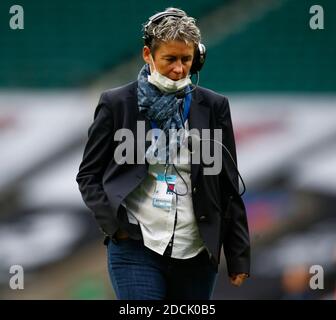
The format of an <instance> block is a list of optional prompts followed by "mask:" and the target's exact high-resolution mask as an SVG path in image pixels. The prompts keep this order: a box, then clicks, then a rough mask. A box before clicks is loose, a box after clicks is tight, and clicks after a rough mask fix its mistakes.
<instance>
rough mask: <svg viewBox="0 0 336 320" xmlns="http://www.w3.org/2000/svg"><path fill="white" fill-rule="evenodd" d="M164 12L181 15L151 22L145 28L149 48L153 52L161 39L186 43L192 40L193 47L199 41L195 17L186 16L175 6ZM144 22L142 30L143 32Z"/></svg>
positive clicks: (199, 33)
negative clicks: (149, 39) (148, 38)
mask: <svg viewBox="0 0 336 320" xmlns="http://www.w3.org/2000/svg"><path fill="white" fill-rule="evenodd" d="M165 12H171V13H177V14H180V15H182V17H174V16H168V17H165V18H163V19H162V20H160V21H159V23H158V24H156V23H151V24H150V25H149V26H148V28H147V35H148V36H150V38H151V41H150V44H148V43H146V42H145V45H149V47H150V49H151V50H152V51H153V52H154V51H155V50H156V49H157V47H158V45H159V43H160V42H161V41H163V42H167V41H170V40H180V41H184V42H186V43H189V42H192V43H193V44H194V47H195V48H196V47H197V45H198V44H199V43H200V42H201V32H200V30H199V28H198V27H197V26H196V19H194V18H192V17H189V16H187V14H186V13H185V11H183V10H181V9H177V8H167V9H166V10H165ZM145 25H146V24H144V32H145Z"/></svg>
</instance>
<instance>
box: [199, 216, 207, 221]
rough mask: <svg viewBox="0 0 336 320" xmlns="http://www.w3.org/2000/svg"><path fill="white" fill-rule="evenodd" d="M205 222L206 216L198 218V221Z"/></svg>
mask: <svg viewBox="0 0 336 320" xmlns="http://www.w3.org/2000/svg"><path fill="white" fill-rule="evenodd" d="M206 220H207V217H206V216H200V217H199V221H206Z"/></svg>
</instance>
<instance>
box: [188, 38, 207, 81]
mask: <svg viewBox="0 0 336 320" xmlns="http://www.w3.org/2000/svg"><path fill="white" fill-rule="evenodd" d="M205 57H206V48H205V45H204V44H203V43H199V44H198V46H197V49H196V52H195V56H194V60H193V64H192V66H191V68H190V73H191V74H195V73H197V72H198V71H200V70H201V69H202V67H203V65H204V63H205Z"/></svg>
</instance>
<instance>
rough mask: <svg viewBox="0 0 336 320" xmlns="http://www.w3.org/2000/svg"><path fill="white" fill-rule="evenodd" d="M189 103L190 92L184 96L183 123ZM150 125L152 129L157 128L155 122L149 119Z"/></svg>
mask: <svg viewBox="0 0 336 320" xmlns="http://www.w3.org/2000/svg"><path fill="white" fill-rule="evenodd" d="M190 104H191V93H188V94H187V95H186V97H185V98H184V109H183V119H182V121H183V123H184V122H185V121H186V120H187V119H188V117H189V111H190ZM151 125H152V128H153V129H157V128H158V126H157V124H156V122H154V121H151Z"/></svg>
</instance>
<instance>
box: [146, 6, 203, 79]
mask: <svg viewBox="0 0 336 320" xmlns="http://www.w3.org/2000/svg"><path fill="white" fill-rule="evenodd" d="M184 16H185V15H184V14H182V13H179V12H169V11H163V12H159V13H156V14H154V15H153V16H151V17H150V18H149V19H148V22H147V23H146V24H145V25H144V35H143V37H142V38H143V39H144V43H145V46H148V47H149V48H150V47H151V44H152V41H153V37H152V36H151V35H150V34H149V32H148V28H149V26H150V25H151V24H152V23H155V24H158V23H159V22H160V21H161V20H162V19H163V18H165V17H178V18H182V17H184ZM205 57H206V48H205V45H204V44H203V43H199V44H198V46H197V48H196V51H195V56H194V60H193V63H192V66H191V69H190V73H191V74H195V73H197V72H198V71H200V70H201V69H202V67H203V65H204V62H205Z"/></svg>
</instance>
